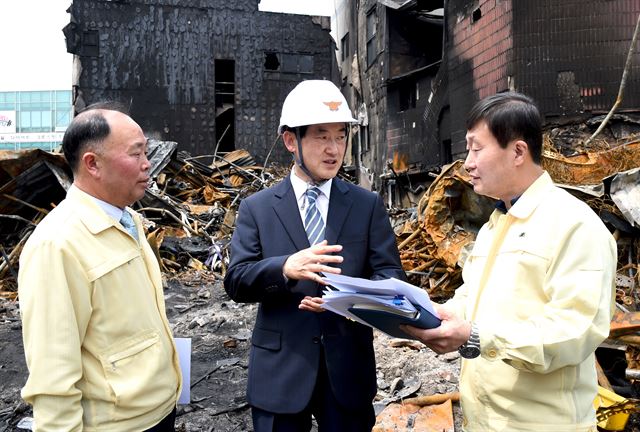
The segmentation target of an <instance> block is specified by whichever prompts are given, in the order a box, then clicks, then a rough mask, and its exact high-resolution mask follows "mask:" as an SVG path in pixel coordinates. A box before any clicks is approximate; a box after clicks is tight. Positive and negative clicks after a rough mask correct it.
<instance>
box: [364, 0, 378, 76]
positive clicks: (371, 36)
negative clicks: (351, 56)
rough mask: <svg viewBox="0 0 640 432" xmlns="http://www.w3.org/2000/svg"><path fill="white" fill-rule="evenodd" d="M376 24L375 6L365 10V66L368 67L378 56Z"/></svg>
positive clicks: (376, 13) (376, 12)
mask: <svg viewBox="0 0 640 432" xmlns="http://www.w3.org/2000/svg"><path fill="white" fill-rule="evenodd" d="M377 26H378V11H377V9H376V7H375V6H374V7H372V8H371V10H369V12H367V17H366V35H367V67H370V66H371V65H372V64H373V63H375V60H376V58H377V57H378V47H377V43H376V42H377V38H376V35H377Z"/></svg>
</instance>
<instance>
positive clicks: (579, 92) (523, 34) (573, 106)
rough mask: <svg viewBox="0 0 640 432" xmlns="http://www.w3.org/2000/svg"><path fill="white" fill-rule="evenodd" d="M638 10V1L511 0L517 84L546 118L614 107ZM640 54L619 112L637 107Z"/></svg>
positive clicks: (639, 104) (514, 73)
mask: <svg viewBox="0 0 640 432" xmlns="http://www.w3.org/2000/svg"><path fill="white" fill-rule="evenodd" d="M638 14H640V2H638V1H637V0H616V1H602V0H587V1H577V0H573V1H563V2H556V1H550V0H541V1H535V2H516V1H513V28H514V37H513V40H514V42H513V45H514V52H515V54H516V55H515V56H514V57H513V60H512V61H513V75H514V77H515V78H514V81H515V82H514V85H515V87H516V88H517V89H518V90H520V91H522V92H524V93H527V94H530V95H531V96H533V97H534V98H535V99H536V101H537V102H538V104H539V105H540V109H541V110H542V112H543V113H544V114H545V116H546V117H547V118H549V119H552V118H554V117H558V116H579V115H581V114H582V113H583V112H588V113H604V112H608V111H609V110H610V109H611V107H612V106H613V104H614V102H615V100H616V96H617V94H618V89H619V87H620V79H621V77H622V71H623V68H624V64H625V61H626V58H627V52H628V50H629V46H630V44H631V38H632V36H633V31H634V28H635V25H636V20H637V18H638ZM638 72H640V56H639V55H638V49H637V48H636V50H635V55H634V57H633V63H632V70H631V71H630V74H629V79H628V81H627V85H626V90H625V97H624V99H623V101H622V104H621V106H620V108H619V109H618V111H625V110H630V109H635V110H636V111H637V110H638V108H640V77H639V76H638Z"/></svg>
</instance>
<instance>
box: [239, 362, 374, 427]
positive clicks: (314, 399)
mask: <svg viewBox="0 0 640 432" xmlns="http://www.w3.org/2000/svg"><path fill="white" fill-rule="evenodd" d="M251 414H252V417H253V428H254V431H255V432H306V431H309V430H311V415H313V416H314V417H315V419H316V421H317V422H318V432H370V431H371V429H372V428H373V426H374V424H375V421H376V418H375V414H374V411H373V405H370V406H369V407H367V408H365V409H362V410H360V411H354V410H349V409H347V408H345V407H343V406H342V405H340V403H339V402H338V401H337V400H336V397H335V395H334V394H333V391H332V390H331V384H330V383H329V375H328V373H327V367H326V363H325V359H324V354H323V355H321V356H320V366H319V368H318V377H317V378H316V385H315V388H314V390H313V395H312V396H311V401H310V402H309V405H308V406H307V407H306V408H305V409H304V410H303V411H301V412H299V413H295V414H277V413H272V412H269V411H265V410H262V409H260V408H257V407H253V406H252V407H251Z"/></svg>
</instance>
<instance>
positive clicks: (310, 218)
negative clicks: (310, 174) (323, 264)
mask: <svg viewBox="0 0 640 432" xmlns="http://www.w3.org/2000/svg"><path fill="white" fill-rule="evenodd" d="M319 194H320V189H318V188H317V187H312V188H310V189H307V191H306V192H305V195H306V196H307V202H308V203H309V206H308V207H307V211H306V213H305V216H304V230H305V231H306V232H307V237H308V238H309V244H310V245H311V246H313V245H314V244H316V243H320V242H321V241H322V240H324V221H323V220H322V215H321V214H320V212H319V211H318V207H316V200H317V199H318V195H319Z"/></svg>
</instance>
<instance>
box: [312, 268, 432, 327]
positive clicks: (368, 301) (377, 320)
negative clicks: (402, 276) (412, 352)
mask: <svg viewBox="0 0 640 432" xmlns="http://www.w3.org/2000/svg"><path fill="white" fill-rule="evenodd" d="M323 279H324V280H325V281H326V282H327V283H328V284H329V285H330V286H331V287H333V288H335V290H333V291H332V290H330V289H327V290H325V291H324V295H323V296H322V299H323V300H324V304H323V305H322V306H323V307H324V308H325V309H327V310H330V311H332V312H335V313H337V314H339V315H342V316H345V317H347V318H350V319H352V320H354V321H357V322H359V323H361V324H364V325H367V326H369V327H373V328H376V329H378V330H380V331H382V332H384V333H386V334H388V335H389V336H393V337H399V338H404V339H414V338H413V337H411V336H410V335H408V334H407V333H405V332H403V331H402V330H400V327H399V326H400V325H401V324H408V325H412V326H414V327H420V328H434V327H438V326H439V325H440V318H439V317H438V314H437V313H436V312H435V310H434V309H433V306H432V304H431V300H430V299H429V295H428V294H427V293H426V291H424V290H423V289H421V288H418V287H416V286H414V285H411V284H409V283H407V282H404V281H401V280H399V279H395V278H391V279H384V280H375V281H373V280H368V279H361V278H354V277H349V276H343V275H336V274H329V273H327V274H325V275H324V278H323Z"/></svg>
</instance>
